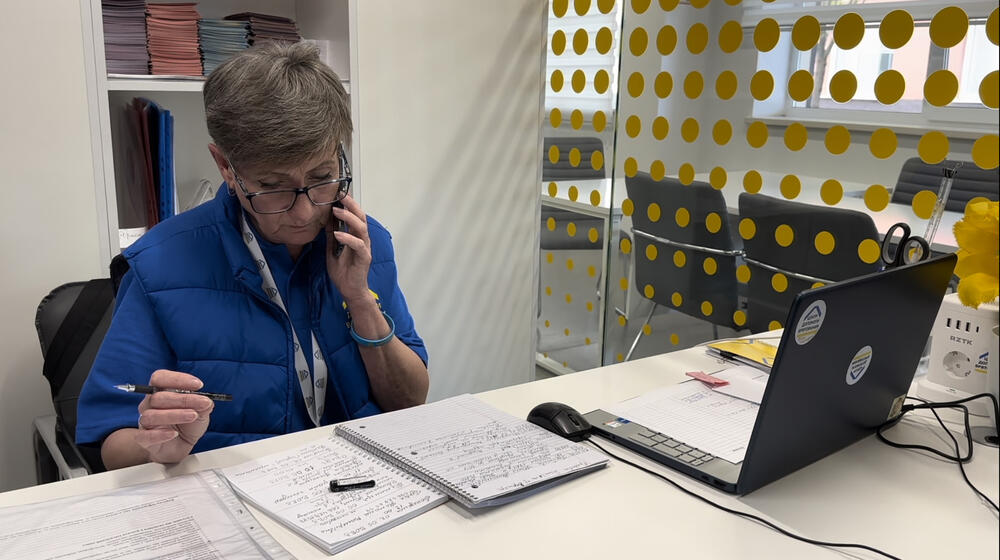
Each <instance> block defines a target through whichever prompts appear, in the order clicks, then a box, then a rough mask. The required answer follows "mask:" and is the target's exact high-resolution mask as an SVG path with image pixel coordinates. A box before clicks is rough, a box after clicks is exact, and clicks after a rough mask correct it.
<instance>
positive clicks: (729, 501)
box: [0, 348, 1000, 560]
mask: <svg viewBox="0 0 1000 560" xmlns="http://www.w3.org/2000/svg"><path fill="white" fill-rule="evenodd" d="M717 363H718V362H717V361H716V360H715V359H714V358H711V357H708V356H706V355H705V354H704V351H703V349H701V348H692V349H688V350H682V351H679V352H674V353H672V354H664V355H660V356H654V357H650V358H646V359H642V360H636V361H634V362H628V363H623V364H615V365H612V366H606V367H602V368H597V369H594V370H589V371H585V372H581V373H577V374H573V375H566V376H561V377H557V378H552V379H546V380H542V381H536V382H533V383H527V384H522V385H516V386H512V387H506V388H503V389H497V390H494V391H489V392H486V393H481V394H479V395H477V396H479V397H480V398H481V399H482V400H484V401H486V402H487V403H489V404H492V405H493V406H495V407H497V408H499V409H501V410H504V411H506V412H509V413H511V414H514V415H515V416H519V417H522V418H523V417H527V415H528V412H529V411H530V410H531V409H532V408H533V407H534V406H535V405H537V404H539V403H542V402H546V401H559V402H564V403H566V404H569V405H571V406H573V407H574V408H576V409H577V410H592V409H595V408H600V407H602V406H606V405H609V404H612V403H614V402H617V401H620V400H624V399H626V398H629V397H632V396H635V395H638V394H641V393H644V392H646V391H649V390H651V389H654V388H656V387H660V386H663V385H665V384H670V383H677V382H679V381H682V380H684V379H687V377H686V376H685V375H684V372H685V371H692V370H704V369H706V368H711V367H712V366H713V365H715V364H717ZM929 426H930V427H932V426H936V424H935V423H934V420H933V418H930V419H929V420H928V419H927V418H924V417H915V418H909V416H908V417H907V419H905V420H904V421H902V422H901V423H900V424H899V425H898V426H896V427H895V428H893V429H892V430H891V431H890V435H891V436H892V437H894V438H895V439H897V440H901V441H909V442H919V443H925V444H928V445H938V446H941V445H944V444H943V443H942V439H941V438H940V437H939V433H940V432H937V431H930V430H929V429H928V427H929ZM953 427H954V425H953ZM332 429H333V428H332V427H322V428H316V429H314V430H310V431H306V432H299V433H295V434H289V435H285V436H280V437H275V438H271V439H268V440H263V441H257V442H251V443H247V444H243V445H238V446H235V447H231V448H226V449H219V450H215V451H210V452H206V453H201V454H198V455H194V456H192V457H190V458H188V459H186V460H185V461H183V462H182V463H179V464H177V465H172V466H163V465H141V466H138V467H132V468H128V469H122V470H119V471H113V472H108V473H103V474H99V475H93V476H89V477H84V478H80V479H74V480H69V481H64V482H59V483H54V484H48V485H44V486H39V487H34V488H25V489H21V490H15V491H11V492H7V493H4V494H0V506H5V505H14V504H21V503H29V502H36V501H40V500H45V499H52V498H56V497H62V496H68V495H74V494H81V493H86V492H92V491H99V490H106V489H111V488H116V487H120V486H125V485H131V484H137V483H140V482H147V481H151V480H158V479H162V478H164V477H168V476H176V475H179V474H184V473H188V472H194V471H199V470H202V469H207V468H216V467H224V466H230V465H235V464H239V463H242V462H245V461H248V460H250V459H252V458H255V457H259V456H261V455H264V454H267V453H271V452H275V451H279V450H282V449H288V448H291V447H295V446H297V445H301V444H303V443H306V442H308V441H311V440H314V439H318V438H320V437H323V436H324V435H326V434H327V433H328V432H329V431H331V430H332ZM938 429H939V428H938ZM603 443H605V444H606V442H603ZM613 452H616V453H618V454H621V455H625V456H628V457H629V458H630V459H633V460H637V461H638V462H640V463H641V464H643V465H645V466H647V467H649V468H652V469H654V470H657V471H658V472H661V473H663V474H665V475H666V476H668V477H671V478H672V479H673V480H676V481H678V483H679V484H681V485H683V486H685V487H687V488H690V489H692V490H694V491H695V492H698V493H700V494H701V495H704V496H707V497H709V498H711V499H713V500H716V501H717V502H719V503H722V504H724V505H727V506H729V507H736V508H740V509H744V510H748V511H751V512H753V513H757V514H760V515H763V516H765V517H767V518H769V519H771V520H772V521H775V522H777V523H779V524H780V525H782V526H783V527H785V528H787V529H790V530H794V531H797V532H798V533H800V534H803V535H805V536H808V537H812V538H816V539H827V540H836V541H841V542H858V543H863V544H866V545H870V546H874V547H877V548H880V549H883V550H885V551H887V552H889V553H892V554H895V555H897V556H900V557H903V558H940V557H956V558H965V557H969V558H996V557H997V556H998V554H1000V550H998V539H997V536H998V525H997V518H996V515H995V514H993V513H991V512H990V511H989V510H988V509H987V508H986V507H984V506H983V505H982V504H981V503H980V502H979V500H978V499H977V498H976V497H975V496H974V495H973V494H972V491H971V490H970V489H969V488H968V487H967V486H966V485H965V483H964V482H963V481H962V478H961V474H960V473H959V471H958V467H957V466H955V465H954V464H950V463H945V462H943V461H941V460H940V459H937V458H932V457H930V456H927V455H924V454H920V453H915V452H908V451H902V450H898V449H892V448H890V447H888V446H886V445H884V444H882V443H880V442H879V441H877V440H876V439H875V438H874V437H868V438H865V439H863V440H861V441H859V442H857V443H855V444H854V445H851V446H849V447H847V448H846V449H843V450H841V451H839V452H837V453H835V454H833V455H831V456H829V457H827V458H825V459H823V460H821V461H818V462H816V463H814V464H812V465H810V466H808V467H805V468H803V469H801V470H799V471H796V472H794V473H792V474H790V475H788V476H786V477H784V478H782V479H781V480H779V481H776V482H774V483H772V484H770V485H768V486H766V487H764V488H762V489H760V490H758V491H757V492H754V493H753V494H750V495H748V496H744V497H742V498H737V497H734V496H729V495H726V494H724V493H722V492H718V491H715V490H712V489H710V488H706V487H705V486H704V485H703V484H701V483H698V482H696V481H692V480H688V479H687V478H686V477H684V476H682V475H679V474H677V473H675V472H673V471H670V470H669V469H666V468H664V467H662V466H660V465H657V464H655V463H653V462H651V461H648V460H645V459H642V458H640V457H639V456H637V455H635V454H632V453H630V452H627V451H625V450H624V449H621V448H614V449H613ZM966 470H967V472H968V473H969V478H970V479H971V480H972V481H973V483H975V484H976V485H977V486H978V487H979V488H980V489H981V490H983V491H984V492H985V493H986V494H987V495H990V496H993V497H994V498H996V496H997V492H998V480H1000V472H998V461H997V451H996V449H990V448H987V447H983V446H980V445H978V444H977V445H976V448H975V455H974V457H973V460H972V462H970V463H969V464H968V465H966ZM255 514H256V515H257V518H258V520H259V521H260V522H261V524H262V525H263V526H264V527H265V528H266V529H267V530H268V531H269V532H270V533H271V534H272V535H273V536H274V537H275V538H276V539H277V540H278V541H279V542H280V543H281V544H282V545H284V546H285V547H286V549H287V550H288V551H289V552H291V553H292V554H293V555H295V556H296V557H297V558H302V559H309V558H325V557H326V555H325V554H324V553H323V552H322V551H320V550H319V549H318V548H315V547H314V546H312V545H311V544H309V543H308V542H306V541H305V540H303V539H301V538H300V537H298V536H297V535H295V534H293V533H291V532H290V531H289V530H287V529H285V528H283V527H282V526H280V525H279V524H277V523H275V522H274V521H271V520H270V519H269V518H268V517H267V516H265V515H264V514H263V513H261V512H259V511H256V510H255ZM581 519H585V520H586V522H583V523H582V522H581ZM668 551H669V552H668ZM471 554H474V555H475V556H476V557H477V558H487V559H492V558H496V559H501V558H504V559H506V558H511V557H515V556H521V557H543V556H552V557H565V558H576V559H582V558H601V559H607V558H646V557H662V556H665V555H667V554H669V555H671V556H676V555H682V554H691V555H696V557H698V558H843V557H844V555H843V554H841V553H840V552H837V551H834V550H827V549H824V548H819V547H815V546H812V545H807V544H804V543H801V542H797V541H794V540H791V539H789V538H787V537H784V536H781V535H779V534H777V533H775V532H773V531H771V530H768V529H766V528H763V527H761V526H759V525H757V524H755V523H752V522H749V521H745V520H743V519H738V518H736V517H733V516H732V515H729V514H725V513H722V512H720V511H718V510H715V509H713V508H711V507H709V506H707V505H704V504H701V503H700V502H697V501H695V500H693V499H692V498H689V497H687V496H684V495H682V494H681V493H680V492H678V491H677V490H675V489H673V488H672V487H670V486H669V485H668V484H666V483H664V482H662V481H660V480H657V479H655V478H653V477H651V476H649V475H647V474H645V473H642V472H640V471H638V470H636V469H634V468H632V467H629V466H627V465H624V464H622V463H619V462H617V461H614V460H612V461H611V464H610V465H609V467H608V468H606V469H602V470H601V471H599V472H595V473H592V474H589V475H587V476H585V477H582V478H579V479H576V480H572V481H569V482H567V483H566V484H562V485H559V486H557V487H555V488H552V489H550V490H547V491H546V492H543V493H541V494H538V495H536V496H532V497H529V498H527V499H525V500H522V501H520V502H516V503H513V504H508V505H506V506H502V507H499V508H495V509H491V510H489V511H485V512H475V513H474V512H470V511H469V510H465V509H463V508H462V507H461V506H459V505H458V504H456V503H454V502H449V503H446V504H445V505H442V506H439V507H437V508H435V509H434V510H432V511H430V512H428V513H426V514H424V515H421V516H420V517H417V518H416V519H413V520H411V521H409V522H407V523H404V524H403V525H400V526H398V527H396V528H393V529H391V530H389V531H387V532H386V533H384V534H381V535H379V536H377V537H375V538H372V539H370V540H368V541H365V542H363V543H361V544H359V545H358V546H355V547H353V548H350V549H348V550H346V551H344V552H342V553H340V554H338V555H337V558H344V559H350V558H383V557H385V558H387V557H399V556H405V557H410V558H434V559H435V560H437V559H443V558H463V559H464V558H468V557H469V556H470V555H471ZM859 557H862V558H874V557H875V556H874V555H872V554H867V553H866V554H861V555H859Z"/></svg>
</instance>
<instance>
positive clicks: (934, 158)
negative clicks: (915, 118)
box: [917, 130, 951, 165]
mask: <svg viewBox="0 0 1000 560" xmlns="http://www.w3.org/2000/svg"><path fill="white" fill-rule="evenodd" d="M950 149H951V146H950V144H949V142H948V137H947V136H945V134H944V133H943V132H941V131H938V130H932V131H930V132H928V133H927V134H924V135H923V136H921V137H920V142H918V143H917V153H918V154H920V159H921V160H923V162H924V163H928V164H930V165H934V164H936V163H941V162H942V161H944V160H945V158H947V157H948V151H949V150H950Z"/></svg>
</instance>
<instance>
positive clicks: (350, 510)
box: [220, 434, 447, 553]
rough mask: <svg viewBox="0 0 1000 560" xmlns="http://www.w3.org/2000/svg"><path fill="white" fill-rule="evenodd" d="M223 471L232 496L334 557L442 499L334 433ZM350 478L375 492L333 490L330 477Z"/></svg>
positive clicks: (442, 498) (433, 491)
mask: <svg viewBox="0 0 1000 560" xmlns="http://www.w3.org/2000/svg"><path fill="white" fill-rule="evenodd" d="M220 471H221V472H222V473H223V475H225V477H226V479H227V480H229V483H230V484H231V485H232V486H233V489H234V490H235V491H236V492H237V494H239V495H240V496H242V497H243V498H244V499H246V500H248V501H250V502H251V503H252V504H254V505H255V506H257V507H258V508H260V509H261V510H263V511H264V512H265V513H267V514H268V515H270V516H271V517H273V518H275V519H276V520H277V521H279V522H281V523H282V524H284V525H285V526H287V527H289V528H290V529H292V530H294V531H296V532H299V533H300V534H302V535H303V536H304V537H306V538H307V539H309V540H310V541H312V542H313V544H316V545H317V546H320V547H321V548H323V549H325V550H327V551H328V552H331V553H335V552H338V551H340V550H343V549H345V548H347V547H349V546H352V545H354V544H357V543H358V542H360V541H362V540H364V539H366V538H368V537H371V536H374V535H376V534H378V533H381V532H382V531H384V530H386V529H388V528H390V527H393V526H395V525H397V524H399V523H402V522H403V521H406V520H407V519H410V518H412V517H414V516H416V515H419V514H420V513H423V512H424V511H427V510H428V509H430V508H432V507H434V506H436V505H438V504H440V503H442V502H445V501H446V500H447V496H445V495H444V494H442V493H440V492H438V491H437V490H434V489H432V488H431V487H429V486H427V485H426V484H424V483H423V482H421V481H419V480H416V479H414V478H413V477H411V476H408V475H406V474H404V473H403V472H401V471H399V470H398V469H396V468H394V467H391V466H389V465H387V464H385V463H383V462H382V461H380V460H378V459H376V458H375V457H372V456H371V455H369V454H367V453H365V452H363V451H362V450H360V449H358V448H357V447H355V446H353V445H351V444H349V443H347V442H345V441H344V440H342V439H340V438H338V437H336V436H333V435H332V434H331V435H330V437H329V438H327V439H323V440H319V441H316V442H313V443H308V444H306V445H303V446H300V447H297V448H295V449H290V450H287V451H282V452H279V453H274V454H271V455H268V456H265V457H261V458H259V459H255V460H253V461H249V462H247V463H243V464H240V465H236V466H234V467H229V468H226V469H220ZM352 477H364V478H366V479H374V480H375V487H374V488H366V489H361V490H351V491H347V492H336V493H335V492H331V491H330V480H332V479H337V478H352Z"/></svg>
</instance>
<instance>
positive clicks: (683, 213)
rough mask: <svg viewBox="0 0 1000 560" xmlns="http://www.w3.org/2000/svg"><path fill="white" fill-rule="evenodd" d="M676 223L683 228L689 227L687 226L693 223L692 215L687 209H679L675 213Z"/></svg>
mask: <svg viewBox="0 0 1000 560" xmlns="http://www.w3.org/2000/svg"><path fill="white" fill-rule="evenodd" d="M674 221H675V222H677V225H678V226H680V227H682V228H683V227H687V225H688V224H689V223H691V213H690V212H688V211H687V208H678V209H677V211H676V212H674Z"/></svg>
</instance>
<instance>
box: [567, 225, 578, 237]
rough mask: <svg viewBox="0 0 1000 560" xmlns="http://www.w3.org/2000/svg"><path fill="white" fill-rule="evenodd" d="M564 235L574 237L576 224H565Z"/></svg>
mask: <svg viewBox="0 0 1000 560" xmlns="http://www.w3.org/2000/svg"><path fill="white" fill-rule="evenodd" d="M566 233H567V234H568V235H569V236H570V237H576V224H574V223H573V222H570V223H568V224H566Z"/></svg>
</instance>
